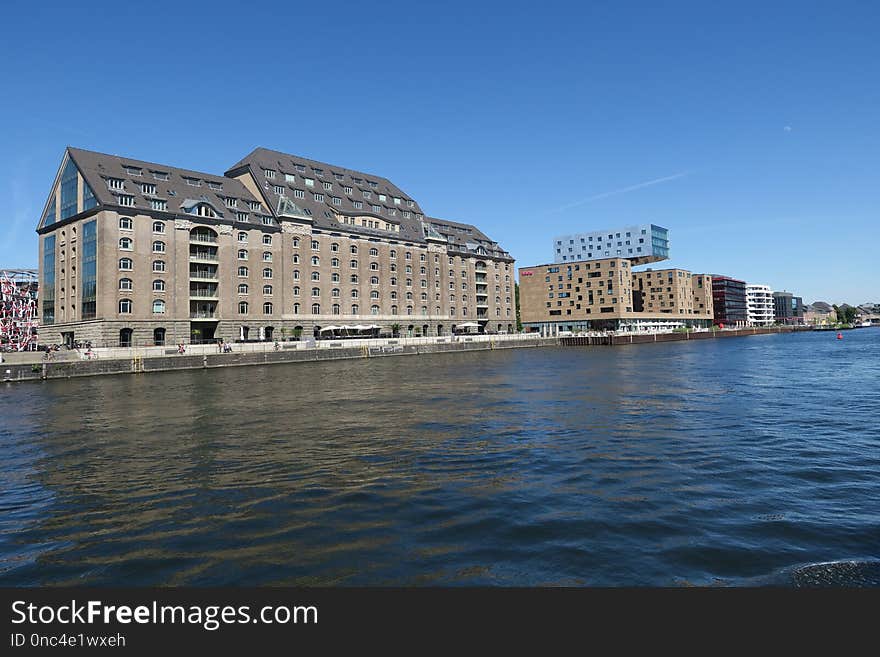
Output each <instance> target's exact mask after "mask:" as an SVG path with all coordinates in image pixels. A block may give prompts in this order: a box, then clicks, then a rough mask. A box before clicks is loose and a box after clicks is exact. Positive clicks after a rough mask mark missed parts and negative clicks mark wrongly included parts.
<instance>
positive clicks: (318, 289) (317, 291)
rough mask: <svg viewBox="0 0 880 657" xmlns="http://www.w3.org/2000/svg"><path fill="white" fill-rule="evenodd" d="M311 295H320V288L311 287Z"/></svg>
mask: <svg viewBox="0 0 880 657" xmlns="http://www.w3.org/2000/svg"><path fill="white" fill-rule="evenodd" d="M312 296H313V297H319V296H321V288H319V287H313V288H312Z"/></svg>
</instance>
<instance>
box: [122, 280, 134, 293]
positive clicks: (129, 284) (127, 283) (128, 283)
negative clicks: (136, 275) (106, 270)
mask: <svg viewBox="0 0 880 657" xmlns="http://www.w3.org/2000/svg"><path fill="white" fill-rule="evenodd" d="M132 287H133V286H132V282H131V279H130V278H120V279H119V289H120V290H124V291H126V292H130V291H131V289H132Z"/></svg>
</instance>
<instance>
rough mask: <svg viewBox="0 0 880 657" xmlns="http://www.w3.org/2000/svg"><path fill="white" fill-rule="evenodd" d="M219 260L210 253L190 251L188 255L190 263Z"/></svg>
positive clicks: (214, 254) (215, 255)
mask: <svg viewBox="0 0 880 657" xmlns="http://www.w3.org/2000/svg"><path fill="white" fill-rule="evenodd" d="M219 260H220V258H219V257H218V256H217V254H216V253H211V252H210V251H190V253H189V261H190V262H217V261H219Z"/></svg>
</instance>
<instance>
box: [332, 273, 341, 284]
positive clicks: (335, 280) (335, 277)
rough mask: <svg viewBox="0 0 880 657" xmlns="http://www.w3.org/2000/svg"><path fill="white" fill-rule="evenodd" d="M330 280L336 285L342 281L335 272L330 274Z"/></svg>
mask: <svg viewBox="0 0 880 657" xmlns="http://www.w3.org/2000/svg"><path fill="white" fill-rule="evenodd" d="M330 280H331V281H333V282H334V283H338V282H339V281H340V278H339V274H338V273H336V272H333V273H332V274H330Z"/></svg>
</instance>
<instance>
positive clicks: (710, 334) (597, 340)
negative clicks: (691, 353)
mask: <svg viewBox="0 0 880 657" xmlns="http://www.w3.org/2000/svg"><path fill="white" fill-rule="evenodd" d="M810 330H812V327H811V326H803V327H801V326H774V327H765V328H757V327H753V328H743V329H725V330H718V331H691V332H688V333H646V334H639V333H630V334H626V335H592V336H572V337H562V338H559V344H561V345H563V346H566V347H581V346H584V347H585V346H596V345H624V344H645V343H648V342H683V341H685V340H715V339H718V338H737V337H744V336H749V335H770V334H774V333H799V332H801V331H810Z"/></svg>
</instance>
